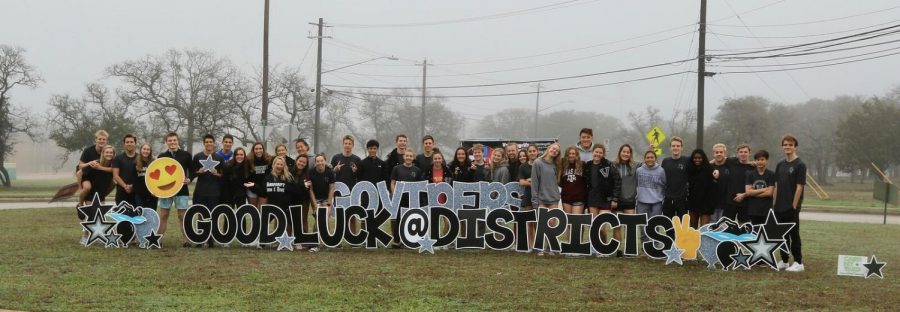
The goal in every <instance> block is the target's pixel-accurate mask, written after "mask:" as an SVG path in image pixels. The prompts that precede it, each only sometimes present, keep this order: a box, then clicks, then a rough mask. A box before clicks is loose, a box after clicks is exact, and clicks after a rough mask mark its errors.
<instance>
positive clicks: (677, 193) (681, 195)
mask: <svg viewBox="0 0 900 312" xmlns="http://www.w3.org/2000/svg"><path fill="white" fill-rule="evenodd" d="M690 165H691V159H690V157H686V156H684V155H682V156H681V157H678V159H675V158H672V157H669V158H666V159H663V161H662V167H663V170H664V171H665V172H666V198H669V199H685V197H686V196H687V185H688V183H687V182H688V179H687V170H688V167H689V166H690Z"/></svg>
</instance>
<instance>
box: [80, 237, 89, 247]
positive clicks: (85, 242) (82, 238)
mask: <svg viewBox="0 0 900 312" xmlns="http://www.w3.org/2000/svg"><path fill="white" fill-rule="evenodd" d="M87 240H88V238H87V236H82V237H81V246H87Z"/></svg>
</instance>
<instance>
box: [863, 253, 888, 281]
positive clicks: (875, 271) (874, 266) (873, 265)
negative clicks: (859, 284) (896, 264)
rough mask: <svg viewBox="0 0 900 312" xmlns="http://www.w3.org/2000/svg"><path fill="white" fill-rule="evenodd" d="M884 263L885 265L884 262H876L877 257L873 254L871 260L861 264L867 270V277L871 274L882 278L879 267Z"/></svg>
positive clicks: (882, 266)
mask: <svg viewBox="0 0 900 312" xmlns="http://www.w3.org/2000/svg"><path fill="white" fill-rule="evenodd" d="M885 265H887V263H886V262H878V259H876V258H875V255H872V261H869V263H866V264H863V266H864V267H866V270H868V271H867V272H866V278H869V276H872V275H875V276H878V277H880V278H884V275H883V274H882V273H881V269H882V268H884V266H885Z"/></svg>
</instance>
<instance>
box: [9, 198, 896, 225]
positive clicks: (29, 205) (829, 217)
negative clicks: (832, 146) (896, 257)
mask: <svg viewBox="0 0 900 312" xmlns="http://www.w3.org/2000/svg"><path fill="white" fill-rule="evenodd" d="M68 207H75V202H58V203H46V202H21V203H0V210H8V209H40V208H68ZM883 218H884V217H883V216H882V215H871V214H852V213H832V212H814V211H804V212H801V213H800V219H801V220H811V221H831V222H851V223H875V224H881V223H882V221H883ZM887 223H888V224H900V216H892V215H888V217H887Z"/></svg>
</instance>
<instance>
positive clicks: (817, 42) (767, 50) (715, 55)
mask: <svg viewBox="0 0 900 312" xmlns="http://www.w3.org/2000/svg"><path fill="white" fill-rule="evenodd" d="M898 27H900V24H897V25H893V26H889V27H883V28H879V29H875V30H871V31H866V32H861V33H856V34H852V35H847V36H842V37H837V38H831V39H826V40H819V41H813V42H807V43H801V44H795V45H790V46H787V47H781V48H770V49H761V50H757V51H748V52H735V53H723V54H712V55H709V56H710V57H719V58H721V57H727V56H732V55H745V54H758V53H764V52H774V51H781V50H789V49H794V48H800V47H805V46H812V45H817V44H822V43H828V42H834V41H841V40H845V39H850V38H854V37H860V36H866V35H870V34H873V33H879V32H882V31H886V30H890V29H893V28H898ZM896 32H898V31H892V32H887V33H881V34H876V35H873V36H869V37H864V38H861V39H854V40H851V41H847V42H841V43H837V44H833V45H826V46H820V47H815V49H820V48H827V47H831V46H835V45H842V44H848V43H853V42H857V41H861V40H868V39H873V38H878V37H881V36H886V35H890V34H893V33H896ZM723 42H724V41H723Z"/></svg>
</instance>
